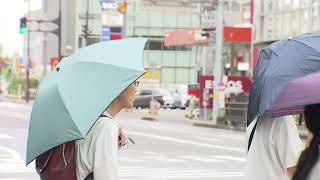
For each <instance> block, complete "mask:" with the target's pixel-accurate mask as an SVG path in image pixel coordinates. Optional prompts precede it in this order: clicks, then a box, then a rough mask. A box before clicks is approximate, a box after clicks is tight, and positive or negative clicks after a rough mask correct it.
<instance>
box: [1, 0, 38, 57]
mask: <svg viewBox="0 0 320 180" xmlns="http://www.w3.org/2000/svg"><path fill="white" fill-rule="evenodd" d="M25 1H26V0H0V23H1V25H0V27H1V28H0V44H1V45H2V46H3V54H4V55H12V54H14V53H21V52H22V48H23V36H22V35H21V34H20V33H19V26H20V18H21V17H23V16H24V10H25V8H24V7H25ZM30 6H31V9H35V8H39V7H41V0H31V3H30Z"/></svg>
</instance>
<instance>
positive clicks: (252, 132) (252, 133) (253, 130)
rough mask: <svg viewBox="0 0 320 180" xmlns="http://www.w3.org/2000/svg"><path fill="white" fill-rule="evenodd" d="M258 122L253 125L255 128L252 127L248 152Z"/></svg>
mask: <svg viewBox="0 0 320 180" xmlns="http://www.w3.org/2000/svg"><path fill="white" fill-rule="evenodd" d="M257 124H258V121H257V122H256V124H255V125H254V127H253V129H252V131H251V133H250V137H249V142H248V152H249V149H250V146H251V143H252V139H253V135H254V132H255V131H256V128H257Z"/></svg>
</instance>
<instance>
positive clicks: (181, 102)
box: [171, 92, 188, 109]
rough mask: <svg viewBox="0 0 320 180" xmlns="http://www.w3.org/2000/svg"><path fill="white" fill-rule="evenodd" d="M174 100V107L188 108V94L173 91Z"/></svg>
mask: <svg viewBox="0 0 320 180" xmlns="http://www.w3.org/2000/svg"><path fill="white" fill-rule="evenodd" d="M172 96H173V99H174V102H173V104H172V107H171V108H172V109H186V107H187V101H188V95H187V94H182V93H177V92H173V93H172Z"/></svg>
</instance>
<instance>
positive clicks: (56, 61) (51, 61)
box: [50, 57, 59, 70]
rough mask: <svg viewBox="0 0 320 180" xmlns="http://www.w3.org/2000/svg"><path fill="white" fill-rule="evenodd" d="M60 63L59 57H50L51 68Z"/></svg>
mask: <svg viewBox="0 0 320 180" xmlns="http://www.w3.org/2000/svg"><path fill="white" fill-rule="evenodd" d="M58 63H59V58H57V57H53V58H50V65H51V70H52V69H54V68H55V67H56V66H57V64H58Z"/></svg>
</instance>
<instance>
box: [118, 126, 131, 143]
mask: <svg viewBox="0 0 320 180" xmlns="http://www.w3.org/2000/svg"><path fill="white" fill-rule="evenodd" d="M128 143H129V141H128V137H127V135H126V133H125V131H124V129H123V128H119V146H125V145H127V144H128Z"/></svg>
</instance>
